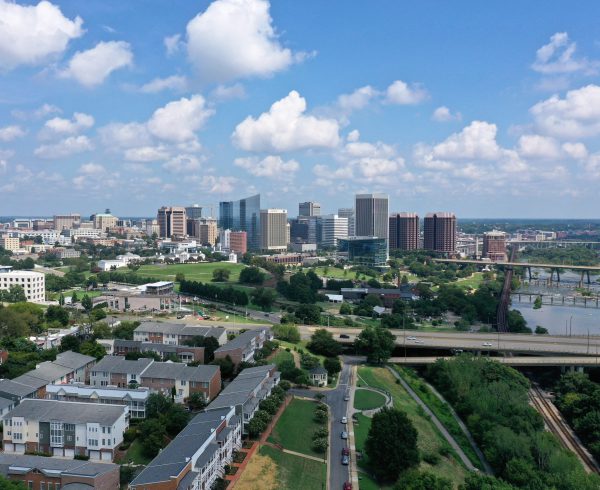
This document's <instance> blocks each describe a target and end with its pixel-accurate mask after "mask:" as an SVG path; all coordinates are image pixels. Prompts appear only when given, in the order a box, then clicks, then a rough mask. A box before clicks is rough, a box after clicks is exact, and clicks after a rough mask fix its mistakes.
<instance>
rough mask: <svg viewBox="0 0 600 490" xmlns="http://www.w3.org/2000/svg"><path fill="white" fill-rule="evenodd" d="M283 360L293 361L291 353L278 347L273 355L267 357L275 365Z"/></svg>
mask: <svg viewBox="0 0 600 490" xmlns="http://www.w3.org/2000/svg"><path fill="white" fill-rule="evenodd" d="M284 361H292V362H293V361H294V356H293V355H292V353H291V352H288V351H286V350H285V348H284V349H278V350H277V352H275V355H273V357H271V359H269V362H272V363H275V364H276V365H277V367H279V365H280V364H281V363H282V362H284Z"/></svg>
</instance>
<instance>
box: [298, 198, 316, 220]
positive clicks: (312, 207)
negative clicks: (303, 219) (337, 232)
mask: <svg viewBox="0 0 600 490" xmlns="http://www.w3.org/2000/svg"><path fill="white" fill-rule="evenodd" d="M298 216H321V205H320V204H319V203H318V202H313V201H307V202H301V203H300V204H299V205H298Z"/></svg>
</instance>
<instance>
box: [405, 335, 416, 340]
mask: <svg viewBox="0 0 600 490" xmlns="http://www.w3.org/2000/svg"><path fill="white" fill-rule="evenodd" d="M406 340H417V337H412V336H411V337H406Z"/></svg>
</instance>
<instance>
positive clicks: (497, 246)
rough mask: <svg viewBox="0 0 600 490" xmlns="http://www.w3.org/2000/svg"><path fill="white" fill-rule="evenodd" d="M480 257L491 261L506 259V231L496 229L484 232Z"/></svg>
mask: <svg viewBox="0 0 600 490" xmlns="http://www.w3.org/2000/svg"><path fill="white" fill-rule="evenodd" d="M482 257H483V258H484V259H490V260H492V261H500V262H501V261H504V260H506V233H504V232H503V231H497V230H494V231H487V232H485V233H484V234H483V254H482Z"/></svg>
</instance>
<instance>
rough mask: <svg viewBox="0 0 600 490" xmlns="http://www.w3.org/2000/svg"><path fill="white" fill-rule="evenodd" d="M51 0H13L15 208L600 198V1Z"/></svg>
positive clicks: (131, 212)
mask: <svg viewBox="0 0 600 490" xmlns="http://www.w3.org/2000/svg"><path fill="white" fill-rule="evenodd" d="M40 5H42V6H44V7H45V8H42V7H41V6H36V4H35V3H31V2H28V3H25V2H18V3H12V2H6V1H5V0H0V16H10V18H11V19H12V21H11V22H12V23H13V24H14V26H16V27H18V29H16V30H13V31H8V30H7V29H6V28H3V27H1V26H0V67H1V68H2V70H1V71H0V79H1V80H2V86H3V93H2V96H0V197H1V199H0V201H1V202H0V214H1V215H15V216H17V215H18V216H27V215H42V214H48V215H51V214H60V213H65V212H70V211H71V210H76V211H78V212H82V213H85V214H91V213H93V212H95V211H99V210H102V209H104V208H107V207H110V208H111V209H112V210H113V211H114V212H115V214H117V215H120V216H152V214H153V210H155V209H157V208H158V207H159V206H161V205H165V204H167V205H181V206H185V205H189V204H191V203H195V202H198V203H202V204H205V203H218V202H219V201H236V200H238V199H239V198H240V197H241V196H249V195H253V194H257V193H261V194H262V197H263V201H264V203H266V205H267V206H268V207H270V208H282V209H288V210H292V209H297V205H298V203H300V202H304V201H317V202H319V203H320V204H321V206H322V210H323V211H324V213H323V214H325V212H326V213H335V212H336V210H337V209H338V208H343V207H349V206H351V204H350V203H351V202H352V200H353V196H354V194H357V193H385V194H388V195H389V196H390V209H389V210H390V212H403V211H408V212H416V213H417V214H419V215H420V216H424V215H425V214H426V213H427V212H430V211H432V210H447V211H452V212H454V213H456V214H457V215H458V216H465V217H469V218H486V217H489V218H512V217H525V218H578V217H580V218H592V217H594V216H595V214H594V213H595V210H594V207H593V206H590V205H589V203H590V199H594V198H595V196H596V188H597V184H598V180H599V179H600V146H599V145H598V143H597V141H595V139H597V138H596V137H597V136H598V134H599V133H600V129H599V128H600V102H598V101H599V100H600V83H599V81H598V70H599V69H600V52H599V50H600V44H599V42H598V41H599V39H597V36H596V34H595V32H596V28H595V25H594V19H595V18H597V14H598V13H600V5H597V4H594V3H589V4H587V6H586V8H585V9H583V8H580V9H573V8H570V7H569V6H568V5H566V4H562V3H558V2H555V3H549V4H545V5H544V8H543V9H540V8H537V7H536V6H535V5H525V6H523V5H521V4H520V3H517V2H503V3H502V5H499V4H498V5H488V4H484V5H481V4H479V3H477V4H473V5H471V6H469V5H470V4H463V5H462V6H460V7H457V6H455V5H452V6H451V5H443V4H435V8H432V4H430V3H423V4H419V5H399V4H396V3H395V2H385V3H384V4H383V5H382V7H381V8H379V9H371V8H368V4H367V3H365V2H353V3H352V4H348V3H347V2H344V3H342V2H341V1H332V2H328V3H327V5H322V4H317V3H312V4H311V3H308V4H306V3H302V4H299V3H297V2H291V1H281V2H277V3H272V4H271V3H270V2H268V1H266V0H215V1H213V2H202V3H191V2H184V1H183V0H179V1H173V2H171V3H170V4H169V8H166V7H165V4H164V3H161V2H158V1H153V2H148V3H147V5H145V8H144V10H143V11H141V10H140V9H138V8H136V3H135V2H132V1H129V2H119V4H118V5H116V4H110V5H105V4H103V3H100V2H94V1H90V2H84V3H81V2H79V3H72V2H67V1H58V0H55V1H53V2H51V3H45V4H40ZM517 8H518V11H519V16H520V21H519V23H515V22H514V12H515V10H516V9H517ZM224 12H228V14H227V16H228V17H227V18H228V21H227V22H224V17H225V14H224ZM459 14H460V15H459ZM156 19H160V21H159V22H157V20H156ZM248 19H251V20H252V22H246V20H248ZM315 19H318V21H315ZM517 24H518V25H517ZM426 25H432V26H435V29H426V28H421V27H422V26H426ZM522 25H527V29H522V28H521V26H522ZM150 26H151V28H150ZM365 28H367V30H368V31H369V32H370V35H368V36H361V38H360V42H357V39H356V37H355V36H356V32H363V31H364V30H365ZM32 32H33V33H35V36H33V37H29V33H32ZM459 32H462V33H463V34H462V35H456V33H459ZM45 36H46V37H45ZM32 39H35V42H34V41H32ZM16 46H18V49H17V47H16ZM238 55H239V56H238ZM25 189H26V190H27V191H28V193H29V195H28V199H26V200H23V199H22V193H23V190H25ZM41 210H43V212H42V213H41V212H40V211H41Z"/></svg>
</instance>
